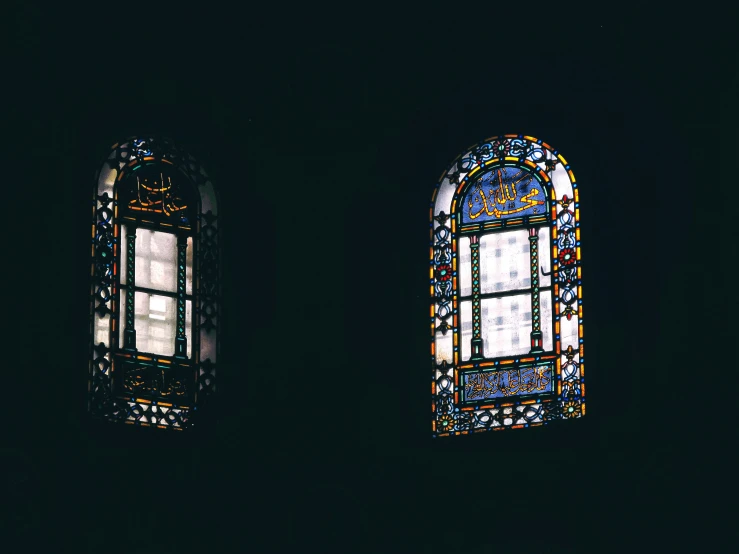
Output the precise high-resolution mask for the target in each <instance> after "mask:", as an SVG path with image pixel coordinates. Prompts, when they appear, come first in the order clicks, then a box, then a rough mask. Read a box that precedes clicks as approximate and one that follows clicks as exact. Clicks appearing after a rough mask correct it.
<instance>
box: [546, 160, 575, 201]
mask: <svg viewBox="0 0 739 554" xmlns="http://www.w3.org/2000/svg"><path fill="white" fill-rule="evenodd" d="M551 179H552V185H553V186H554V195H555V196H556V198H557V200H558V201H559V200H561V199H562V197H563V196H564V195H565V194H566V195H567V196H568V197H569V198H570V199H572V198H573V195H572V182H571V181H570V176H569V174H568V173H567V170H566V169H565V168H564V166H563V165H562V163H561V162H560V163H558V164H557V167H556V169H555V170H554V171H553V172H552V173H551Z"/></svg>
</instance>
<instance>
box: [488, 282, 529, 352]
mask: <svg viewBox="0 0 739 554" xmlns="http://www.w3.org/2000/svg"><path fill="white" fill-rule="evenodd" d="M481 310H482V314H481V315H482V317H481V319H482V338H483V349H484V350H483V353H484V355H485V357H486V358H497V357H499V356H515V355H519V354H525V353H527V352H529V351H530V350H531V295H530V294H528V293H527V294H518V295H515V296H505V297H503V298H487V299H484V300H483V301H482V302H481Z"/></svg>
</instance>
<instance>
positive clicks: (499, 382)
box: [462, 363, 554, 402]
mask: <svg viewBox="0 0 739 554" xmlns="http://www.w3.org/2000/svg"><path fill="white" fill-rule="evenodd" d="M552 369H553V365H552V364H550V363H537V364H531V365H520V366H516V367H512V368H510V369H499V368H495V369H491V370H489V371H471V372H467V373H463V374H462V385H463V387H462V398H463V401H465V402H474V401H479V400H486V399H489V398H506V397H509V396H523V395H527V394H541V393H547V392H551V391H552V390H553V381H554V379H553V377H552Z"/></svg>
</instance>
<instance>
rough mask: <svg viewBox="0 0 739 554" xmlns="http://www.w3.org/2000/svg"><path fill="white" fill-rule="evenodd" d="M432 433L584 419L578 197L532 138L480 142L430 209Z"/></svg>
mask: <svg viewBox="0 0 739 554" xmlns="http://www.w3.org/2000/svg"><path fill="white" fill-rule="evenodd" d="M430 229H431V232H430V236H431V246H430V275H429V278H430V294H431V306H430V311H431V364H432V386H431V389H432V396H433V398H432V414H433V418H432V419H433V421H432V428H433V434H434V436H439V437H441V436H450V435H458V434H469V433H477V432H482V431H487V430H501V429H506V428H507V429H519V428H525V427H533V426H539V425H544V424H547V423H549V422H552V421H555V420H562V419H568V418H579V417H582V416H583V415H585V384H584V381H583V375H584V358H583V314H582V284H581V279H582V269H581V254H580V199H579V191H578V186H577V183H576V181H575V177H574V174H573V172H572V170H571V169H570V165H569V163H568V162H567V161H566V160H565V158H564V157H562V155H561V154H560V153H559V152H558V151H557V150H555V149H553V148H552V147H551V146H549V145H548V144H546V143H544V142H542V141H541V140H537V139H535V138H533V137H530V136H523V135H505V136H502V137H494V138H491V139H489V140H486V141H484V142H482V143H480V144H477V145H475V146H473V147H472V148H470V149H469V150H468V151H467V152H465V153H464V154H462V155H461V156H459V157H458V158H457V159H456V160H455V161H454V163H452V165H451V166H450V167H449V169H448V170H447V171H445V172H444V173H443V175H442V176H441V179H440V182H439V183H438V185H437V186H436V188H435V190H434V194H433V197H432V201H431V210H430Z"/></svg>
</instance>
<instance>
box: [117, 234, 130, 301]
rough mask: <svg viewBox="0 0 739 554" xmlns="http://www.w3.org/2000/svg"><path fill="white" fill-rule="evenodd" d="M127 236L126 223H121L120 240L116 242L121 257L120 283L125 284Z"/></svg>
mask: <svg viewBox="0 0 739 554" xmlns="http://www.w3.org/2000/svg"><path fill="white" fill-rule="evenodd" d="M127 236H128V227H127V226H126V225H121V240H120V242H119V243H118V253H119V254H120V257H121V273H120V275H121V284H122V285H125V284H126V268H127V267H128V256H126V252H127V251H128V244H127V243H126V237H127ZM121 306H123V303H121Z"/></svg>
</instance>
